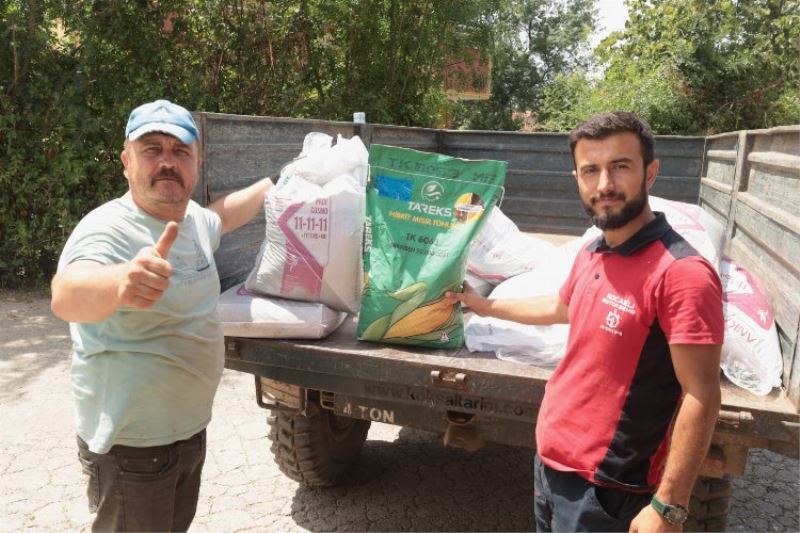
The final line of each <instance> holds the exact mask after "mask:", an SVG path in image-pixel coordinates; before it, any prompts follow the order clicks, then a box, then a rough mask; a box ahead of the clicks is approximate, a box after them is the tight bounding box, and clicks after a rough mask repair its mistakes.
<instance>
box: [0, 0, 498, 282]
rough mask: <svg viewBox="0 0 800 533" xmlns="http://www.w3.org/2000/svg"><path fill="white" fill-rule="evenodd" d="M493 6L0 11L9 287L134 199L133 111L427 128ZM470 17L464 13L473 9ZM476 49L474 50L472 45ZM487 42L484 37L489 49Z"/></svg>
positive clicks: (32, 6) (171, 4)
mask: <svg viewBox="0 0 800 533" xmlns="http://www.w3.org/2000/svg"><path fill="white" fill-rule="evenodd" d="M493 5H495V1H494V0H471V1H469V2H459V1H456V0H442V1H438V2H430V1H428V0H410V1H408V2H400V3H398V2H395V1H393V0H354V1H350V2H328V1H326V0H279V1H275V2H241V1H236V2H234V1H231V0H202V1H201V0H125V1H119V0H92V1H82V2H64V1H62V0H9V1H7V2H4V3H2V4H0V36H2V38H0V191H2V192H0V287H2V286H13V285H24V284H36V283H38V284H43V283H46V282H47V281H48V280H49V279H50V277H51V276H52V274H53V272H54V270H55V266H56V261H57V258H58V255H59V253H60V250H61V248H62V247H63V244H64V241H65V240H66V237H67V236H68V235H69V233H70V232H71V230H72V228H73V227H74V226H75V224H77V222H78V220H80V219H81V217H83V216H84V215H85V214H86V213H88V212H89V211H90V210H91V209H93V208H94V207H96V206H97V205H99V204H100V203H102V202H104V201H106V200H109V199H111V198H113V197H115V196H118V195H120V194H121V193H122V192H123V191H124V190H125V189H126V188H127V186H126V182H125V180H124V178H122V176H121V165H120V163H119V162H118V161H119V157H118V156H119V151H120V149H121V148H122V140H123V132H124V127H125V122H126V120H127V116H128V113H130V110H131V109H133V107H135V106H136V105H138V104H140V103H143V102H146V101H150V100H153V99H156V98H162V97H163V98H168V99H171V100H173V101H176V102H178V103H180V104H182V105H183V106H185V107H187V108H188V109H191V110H197V111H211V112H224V113H239V114H257V115H274V116H292V117H315V118H323V119H348V118H349V117H351V116H352V115H351V114H352V112H353V111H354V110H359V111H365V112H366V113H367V117H369V119H370V121H373V122H375V121H383V122H388V123H395V124H401V125H421V126H433V125H435V124H437V122H438V121H439V120H440V117H441V116H442V115H443V114H445V113H446V109H445V107H446V106H445V104H444V102H445V100H444V98H443V92H442V89H441V84H440V83H439V82H438V79H437V76H438V75H439V72H440V71H441V65H442V63H443V61H444V58H445V57H447V56H448V55H449V54H451V53H452V52H453V50H458V49H459V47H461V46H464V45H465V44H468V43H470V42H472V43H473V44H477V45H480V43H481V42H484V43H485V38H486V33H485V31H484V29H483V28H482V27H481V23H480V20H481V13H483V12H484V11H485V10H489V9H491V7H492V6H493ZM467 7H468V8H469V9H466V8H467ZM476 39H477V40H476ZM481 39H484V40H483V41H481Z"/></svg>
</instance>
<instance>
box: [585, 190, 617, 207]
mask: <svg viewBox="0 0 800 533" xmlns="http://www.w3.org/2000/svg"><path fill="white" fill-rule="evenodd" d="M603 200H621V201H623V202H624V201H625V195H624V194H623V193H621V192H611V193H608V194H598V195H595V196H592V198H591V199H590V203H591V204H592V205H594V204H596V203H597V202H601V201H603Z"/></svg>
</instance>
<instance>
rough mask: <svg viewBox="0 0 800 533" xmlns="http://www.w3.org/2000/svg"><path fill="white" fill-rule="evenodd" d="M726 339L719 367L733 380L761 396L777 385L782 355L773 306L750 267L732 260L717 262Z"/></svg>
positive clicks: (781, 368)
mask: <svg viewBox="0 0 800 533" xmlns="http://www.w3.org/2000/svg"><path fill="white" fill-rule="evenodd" d="M720 279H721V280H722V293H723V294H722V300H723V306H722V308H723V311H724V315H725V341H724V342H723V344H722V362H721V365H720V366H721V367H722V371H723V372H724V373H725V375H726V376H727V377H728V379H730V380H731V382H733V383H734V384H736V385H738V386H739V387H742V388H744V389H747V390H749V391H750V392H752V393H753V394H758V395H760V396H763V395H766V394H769V392H770V391H771V390H772V388H773V387H780V385H781V373H782V371H783V359H782V357H781V347H780V342H779V341H778V332H777V330H776V328H775V321H774V319H773V315H772V309H771V307H770V304H769V301H768V300H767V297H766V295H765V294H764V290H763V289H762V288H761V285H760V283H759V282H758V280H757V279H756V278H755V276H753V274H752V273H750V271H748V270H746V269H745V268H744V267H742V266H741V265H739V264H738V263H736V262H735V261H733V260H731V259H728V258H727V257H725V258H723V259H722V261H721V262H720Z"/></svg>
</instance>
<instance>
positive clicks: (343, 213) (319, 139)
mask: <svg viewBox="0 0 800 533" xmlns="http://www.w3.org/2000/svg"><path fill="white" fill-rule="evenodd" d="M332 140H333V139H332V137H330V136H329V135H326V134H324V133H309V134H308V135H307V136H306V138H305V141H304V143H303V151H302V152H301V153H300V155H299V156H298V157H297V158H296V159H295V160H293V161H292V162H290V163H289V164H288V165H286V166H285V167H284V168H283V169H282V170H281V172H280V178H279V179H278V182H277V184H276V185H275V187H273V188H272V190H270V192H269V194H268V195H267V197H266V198H265V200H264V210H265V213H266V238H265V240H264V243H263V245H262V246H261V251H260V252H259V254H258V257H257V259H256V266H255V268H254V269H253V270H252V272H251V273H250V275H249V276H248V278H247V281H246V282H245V287H246V288H247V289H248V290H250V291H254V292H257V293H260V294H267V295H271V296H278V297H281V298H288V299H292V300H303V301H309V302H321V303H324V304H326V305H328V306H330V307H331V308H333V309H336V310H339V311H345V312H350V313H357V312H358V309H359V305H360V296H361V279H362V265H361V240H362V232H363V229H362V228H363V223H364V210H365V187H366V182H367V157H368V153H367V149H366V147H365V146H364V143H363V142H361V139H360V138H359V137H358V136H354V137H353V138H351V139H345V138H343V137H342V136H341V135H340V136H338V138H337V141H336V144H335V145H333V146H331V142H332Z"/></svg>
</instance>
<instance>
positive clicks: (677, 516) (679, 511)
mask: <svg viewBox="0 0 800 533" xmlns="http://www.w3.org/2000/svg"><path fill="white" fill-rule="evenodd" d="M650 505H652V506H653V509H655V510H656V512H657V513H658V514H660V515H661V516H663V517H664V520H666V522H667V524H670V525H672V526H677V525H679V524H683V523H684V522H686V519H687V518H689V511H688V510H686V507H684V506H683V505H678V504H669V503H664V502H662V501H661V500H659V499H658V498H656V497H655V495H654V496H653V499H652V500H650Z"/></svg>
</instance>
